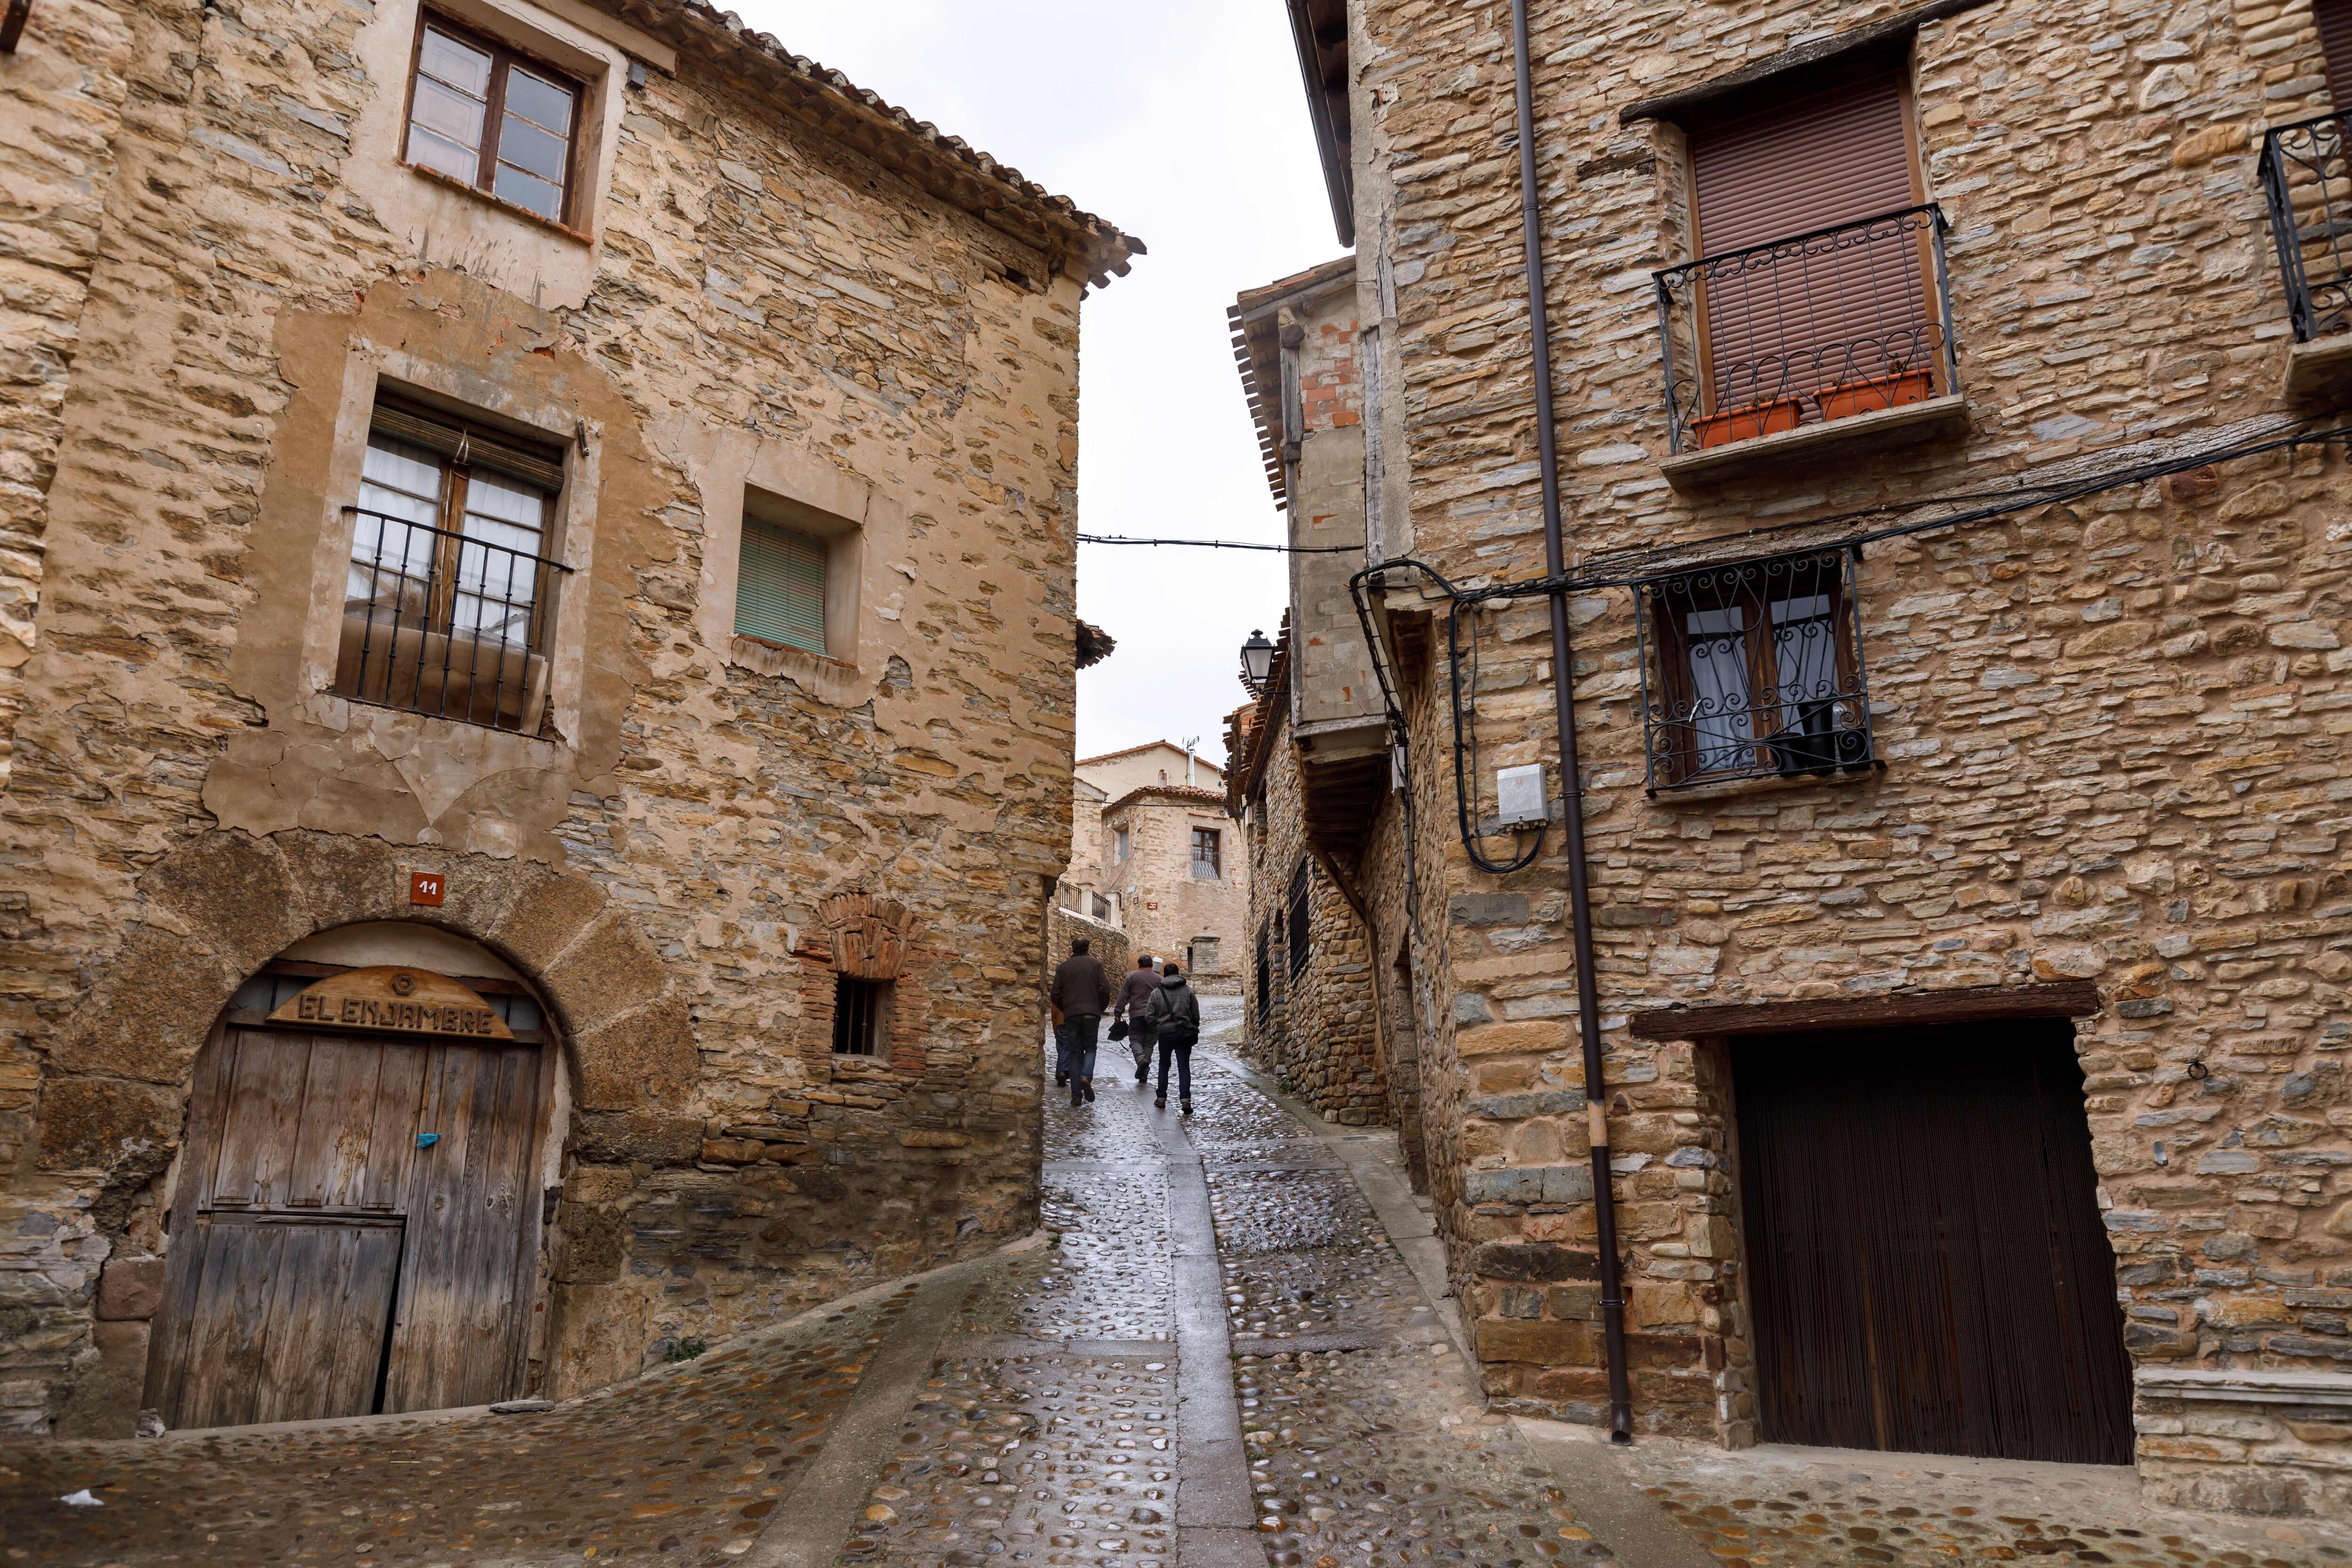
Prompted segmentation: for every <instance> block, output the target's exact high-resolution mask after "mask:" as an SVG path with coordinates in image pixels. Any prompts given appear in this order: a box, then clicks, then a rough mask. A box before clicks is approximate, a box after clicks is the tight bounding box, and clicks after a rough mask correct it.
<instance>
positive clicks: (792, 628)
mask: <svg viewBox="0 0 2352 1568" xmlns="http://www.w3.org/2000/svg"><path fill="white" fill-rule="evenodd" d="M735 634H736V636H738V637H757V638H759V639H760V640H761V642H772V643H781V644H782V645H783V646H784V647H796V648H801V649H803V650H805V651H806V652H809V653H816V654H821V653H823V652H824V540H822V539H812V538H810V537H809V536H808V535H807V534H805V533H794V532H793V531H792V530H790V529H788V528H778V527H776V526H775V525H774V524H772V523H766V522H761V521H757V520H755V519H752V518H748V517H747V518H745V519H744V520H743V559H742V563H741V566H740V570H739V571H738V572H737V574H736V577H735Z"/></svg>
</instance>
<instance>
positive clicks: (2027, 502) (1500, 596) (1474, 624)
mask: <svg viewBox="0 0 2352 1568" xmlns="http://www.w3.org/2000/svg"><path fill="white" fill-rule="evenodd" d="M2300 423H2301V425H2302V426H2304V427H2301V428H2294V429H2290V430H2287V431H2284V432H2283V433H2275V434H2270V435H2265V436H2263V437H2256V438H2252V439H2248V440H2243V441H2238V442H2233V443H2230V444H2227V445H2224V446H2221V447H2205V448H2200V449H2196V450H2192V451H2184V452H2177V453H2176V454H2175V455H2174V456H2172V457H2169V458H2160V459H2158V460H2154V461H2150V462H2145V463H2136V464H2131V465H2128V466H2126V467H2124V468H2113V469H2106V470H2102V471H2099V472H2096V473H2093V474H2088V475H2084V476H2082V477H2080V478H2077V479H2052V480H2047V481H2044V482H2042V483H2038V484H2032V483H2029V484H2022V485H2015V486H2011V487H2008V488H2006V489H1993V490H1975V491H1958V492H1955V493H1954V494H1951V495H1948V496H1936V497H1931V498H1929V499H1928V500H1922V501H1912V502H1904V503H1890V504H1887V505H1883V506H1874V507H1865V508H1861V509H1858V510H1853V511H1847V512H1842V513H1838V514H1835V515H1832V516H1830V517H1822V518H1810V519H1806V520H1804V521H1798V522H1789V523H1773V524H1769V525H1766V526H1764V527H1760V528H1751V529H1748V530H1745V531H1742V532H1739V533H1736V534H1725V535H1718V536H1717V537H1715V538H1711V539H1708V540H1706V541H1704V542H1701V545H1700V547H1699V548H1700V550H1701V551H1703V552H1704V553H1703V558H1702V557H1695V556H1694V553H1693V552H1692V551H1691V549H1690V548H1689V547H1686V546H1672V545H1659V546H1653V547H1649V548H1646V549H1642V550H1633V551H1623V552H1616V553H1613V554H1610V555H1606V556H1602V557H1599V558H1598V559H1597V560H1594V561H1589V562H1587V563H1584V564H1583V565H1582V566H1581V567H1580V568H1578V569H1576V570H1572V571H1569V572H1564V573H1562V574H1560V575H1559V577H1557V578H1552V577H1538V578H1532V579H1520V580H1517V581H1514V582H1507V583H1494V584H1484V585H1482V586H1478V587H1465V586H1463V585H1461V584H1457V583H1454V582H1453V581H1452V580H1451V579H1449V578H1447V577H1446V576H1445V574H1444V573H1442V572H1440V571H1438V570H1437V568H1435V567H1434V566H1432V565H1430V564H1429V563H1427V562H1425V561H1423V560H1420V559H1418V558H1416V557H1413V556H1400V557H1398V558H1396V559H1394V560H1390V561H1381V562H1376V563H1373V564H1371V565H1369V566H1366V567H1365V568H1363V569H1362V570H1361V571H1360V572H1358V573H1356V574H1354V575H1353V576H1351V577H1349V579H1348V595H1349V600H1350V601H1351V602H1352V603H1353V605H1354V606H1355V610H1356V619H1357V623H1358V625H1359V626H1360V627H1361V628H1362V630H1363V634H1364V642H1365V647H1367V648H1368V649H1369V650H1370V655H1371V664H1372V673H1373V675H1374V677H1375V678H1376V679H1377V681H1378V683H1379V686H1380V689H1381V708H1382V710H1383V711H1384V712H1385V713H1386V715H1387V718H1388V722H1389V729H1390V732H1391V736H1392V737H1393V738H1394V740H1395V742H1396V743H1397V744H1399V745H1400V746H1406V747H1409V746H1410V743H1411V734H1410V728H1409V726H1408V724H1407V722H1406V720H1405V715H1404V710H1403V708H1402V698H1401V697H1400V695H1399V692H1398V688H1399V686H1400V685H1401V684H1402V676H1401V675H1398V676H1396V677H1395V678H1394V679H1392V678H1391V668H1390V655H1389V651H1388V649H1387V647H1385V646H1384V645H1383V643H1382V642H1381V637H1380V634H1379V631H1378V629H1377V627H1376V626H1375V624H1374V622H1373V619H1372V614H1371V605H1370V601H1369V599H1368V598H1367V595H1366V585H1367V584H1370V583H1372V582H1374V581H1378V582H1379V584H1380V585H1381V586H1383V587H1384V586H1386V585H1387V584H1386V578H1385V575H1384V574H1387V573H1390V572H1418V573H1420V574H1423V575H1424V576H1426V577H1427V578H1428V579H1429V580H1430V581H1431V582H1432V583H1433V584H1435V585H1436V587H1437V589H1438V591H1439V592H1440V593H1442V594H1443V595H1444V596H1445V599H1446V616H1445V623H1446V633H1445V635H1446V652H1447V656H1448V657H1447V663H1448V666H1449V670H1448V674H1449V683H1448V684H1449V689H1450V690H1449V695H1450V698H1451V706H1452V709H1453V713H1452V719H1453V730H1454V811H1455V816H1456V828H1457V831H1458V832H1459V835H1460V837H1461V840H1462V847H1463V849H1464V851H1465V853H1467V854H1468V856H1469V857H1470V861H1471V863H1472V864H1473V865H1475V866H1476V867H1477V868H1479V869H1480V870H1483V871H1487V872H1490V873H1493V874H1495V875H1498V876H1500V875H1507V874H1508V873H1509V872H1512V871H1516V870H1519V869H1521V868H1525V867H1527V866H1528V865H1530V864H1532V863H1533V862H1534V861H1535V859H1536V858H1537V857H1538V855H1540V854H1541V853H1542V850H1543V841H1544V829H1543V828H1542V827H1538V829H1537V832H1536V840H1535V842H1534V844H1532V845H1530V846H1528V848H1527V849H1526V850H1525V851H1523V852H1521V853H1519V854H1517V855H1515V856H1513V857H1512V858H1509V859H1507V860H1494V859H1490V858H1488V857H1487V856H1486V853H1485V851H1484V850H1483V849H1482V848H1481V847H1480V846H1481V843H1482V841H1483V840H1484V839H1485V838H1486V837H1488V836H1487V835H1484V834H1480V833H1478V832H1476V831H1475V828H1474V818H1473V809H1474V805H1475V795H1474V791H1475V788H1476V783H1475V781H1476V779H1477V777H1478V763H1477V757H1478V670H1479V640H1480V639H1479V635H1478V620H1477V614H1476V612H1477V610H1478V608H1479V607H1480V606H1482V605H1486V604H1489V603H1496V602H1508V601H1511V600H1515V599H1526V598H1539V597H1543V596H1546V595H1550V594H1552V593H1555V592H1567V593H1572V592H1576V591H1578V590H1592V589H1601V588H1635V589H1639V588H1640V587H1641V586H1642V585H1643V584H1647V583H1651V582H1654V581H1655V580H1656V579H1657V578H1659V577H1661V576H1666V575H1671V574H1674V573H1676V572H1685V571H1690V570H1693V569H1694V568H1696V567H1698V566H1701V565H1712V564H1718V563H1730V562H1734V561H1738V560H1744V559H1749V558H1752V556H1753V554H1754V552H1753V549H1752V548H1751V549H1749V550H1747V551H1739V550H1737V549H1735V548H1727V547H1736V546H1738V545H1741V544H1749V545H1751V546H1752V544H1753V543H1755V542H1760V541H1767V540H1775V539H1780V538H1784V537H1786V536H1788V535H1790V534H1793V533H1800V532H1802V531H1806V530H1818V529H1822V528H1824V527H1834V526H1835V525H1836V524H1838V523H1841V522H1852V521H1856V520H1859V519H1862V518H1867V517H1883V516H1885V515H1886V514H1887V513H1889V512H1903V511H1920V510H1926V509H1929V508H1941V507H1947V506H1952V505H1955V504H1958V505H1959V506H1960V509H1961V510H1957V511H1949V512H1938V513H1937V515H1935V516H1932V517H1925V518H1914V519H1911V520H1908V521H1902V522H1896V523H1891V524H1888V525H1886V526H1885V527H1881V528H1874V529H1864V530H1859V531H1847V532H1843V533H1839V534H1836V535H1834V536H1832V537H1831V538H1828V539H1822V540H1809V541H1808V542H1806V543H1804V544H1803V545H1801V546H1798V547H1795V548H1802V549H1806V550H1821V551H1830V550H1858V549H1860V548H1862V547H1863V546H1864V545H1867V544H1871V543H1874V542H1881V541H1885V540H1889V539H1899V538H1906V537H1909V536H1911V535H1915V534H1921V533H1929V532H1933V531H1936V530H1937V529H1944V528H1969V527H1974V526H1979V525H1983V524H1987V523H1993V522H2000V521H2006V520H2007V519H2009V518H2011V517H2013V516H2014V515H2015V514H2016V513H2018V512H2021V511H2028V510H2035V509H2037V508H2041V507H2052V506H2054V507H2059V508H2067V507H2068V503H2070V502H2073V501H2076V500H2083V499H2084V498H2085V497H2088V496H2094V495H2099V494H2103V493H2105V492H2107V491H2110V490H2116V489H2127V488H2130V487H2133V486H2137V485H2143V484H2147V483H2149V482H2151V481H2153V480H2157V479H2164V478H2167V477H2168V476H2170V475H2173V474H2179V473H2187V472H2189V471H2191V470H2194V469H2197V468H2208V467H2212V466H2216V465H2219V464H2221V463H2231V462H2240V461H2243V460H2244V459H2247V458H2257V457H2262V456H2264V455H2266V454H2268V453H2272V452H2277V451H2292V450H2294V449H2296V448H2299V447H2307V446H2320V445H2326V444H2328V443H2331V442H2345V443H2347V444H2352V426H2347V425H2329V426H2323V427H2319V428H2312V427H2310V426H2312V425H2314V424H2315V421H2309V420H2306V421H2302V422H2300ZM1968 503H1979V504H1974V505H1970V504H1968ZM1784 548H1790V547H1784ZM1668 561H1672V562H1674V564H1673V565H1671V566H1668V565H1666V564H1664V563H1665V562H1668ZM1465 610H1467V611H1469V612H1470V626H1469V647H1468V650H1467V655H1466V658H1465V652H1464V649H1463V647H1462V641H1461V625H1462V617H1463V614H1464V612H1465ZM1465 663H1466V665H1467V669H1468V681H1467V689H1466V691H1465V681H1464V669H1465ZM1565 674H1566V672H1564V671H1559V670H1555V671H1553V679H1556V680H1557V679H1564V678H1565ZM1465 708H1466V709H1467V710H1468V711H1467V713H1466V714H1465V711H1464V710H1465ZM1406 755H1407V757H1408V759H1409V758H1410V756H1411V752H1410V751H1409V750H1408V751H1407V753H1406ZM1406 784H1407V793H1408V795H1409V794H1410V790H1411V780H1410V779H1409V778H1408V779H1407V781H1406Z"/></svg>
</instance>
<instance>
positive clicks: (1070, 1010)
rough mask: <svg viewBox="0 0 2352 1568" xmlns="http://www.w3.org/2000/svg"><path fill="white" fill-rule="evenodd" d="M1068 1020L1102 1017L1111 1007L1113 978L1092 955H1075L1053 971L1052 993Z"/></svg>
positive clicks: (1087, 953)
mask: <svg viewBox="0 0 2352 1568" xmlns="http://www.w3.org/2000/svg"><path fill="white" fill-rule="evenodd" d="M1050 995H1051V999H1052V1001H1053V1004H1054V1005H1055V1006H1056V1007H1058V1008H1060V1009H1061V1010H1062V1016H1064V1017H1066V1018H1099V1017H1101V1016H1103V1013H1104V1012H1105V1010H1107V1009H1108V1007H1109V1006H1110V976H1109V975H1108V974H1106V973H1103V966H1102V960H1101V959H1099V958H1097V957H1096V956H1095V955H1094V954H1093V953H1091V952H1074V953H1072V954H1070V956H1069V957H1067V958H1066V959H1064V960H1062V966H1061V967H1060V968H1059V969H1056V970H1055V971H1054V989H1053V991H1052V992H1051V993H1050Z"/></svg>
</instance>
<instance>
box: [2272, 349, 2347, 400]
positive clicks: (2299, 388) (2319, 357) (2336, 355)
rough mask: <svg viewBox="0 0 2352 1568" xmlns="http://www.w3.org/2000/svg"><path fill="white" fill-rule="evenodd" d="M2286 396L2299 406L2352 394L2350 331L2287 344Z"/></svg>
mask: <svg viewBox="0 0 2352 1568" xmlns="http://www.w3.org/2000/svg"><path fill="white" fill-rule="evenodd" d="M2286 395H2287V397H2288V398H2289V400H2291V401H2294V402H2298V403H2318V402H2331V403H2332V402H2335V401H2337V400H2338V399H2341V398H2343V397H2345V396H2347V395H2352V331H2341V332H2336V333H2332V334H2330V335H2329V336H2327V337H2324V338H2318V339H2315V340H2314V341H2313V342H2307V343H2294V344H2291V345H2289V347H2288V349H2287V351H2286Z"/></svg>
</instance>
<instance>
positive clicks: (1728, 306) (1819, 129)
mask: <svg viewBox="0 0 2352 1568" xmlns="http://www.w3.org/2000/svg"><path fill="white" fill-rule="evenodd" d="M1689 146H1690V184H1691V192H1692V198H1693V205H1694V206H1695V208H1696V214H1697V219H1698V235H1697V244H1698V256H1699V259H1698V260H1696V261H1694V262H1692V263H1690V264H1688V265H1687V266H1684V267H1678V268H1670V269H1668V270H1666V271H1664V272H1661V273H1659V274H1658V283H1659V289H1660V305H1661V309H1662V312H1663V315H1662V321H1664V324H1665V328H1666V331H1667V341H1666V356H1667V361H1668V371H1669V377H1670V384H1669V387H1668V393H1669V403H1670V406H1671V409H1672V413H1673V417H1674V431H1673V434H1674V437H1675V450H1677V451H1682V450H1685V449H1687V448H1689V447H1713V446H1718V445H1721V444H1723V443H1724V442H1727V441H1733V440H1739V439H1743V438H1745V437H1752V436H1764V435H1771V434H1774V433H1777V432H1780V431H1782V430H1790V429H1794V428H1796V427H1797V426H1800V425H1806V424H1814V423H1818V422H1821V421H1823V420H1830V419H1838V418H1843V417H1845V416H1848V415H1852V414H1857V413H1865V412H1869V411H1871V410H1874V409H1880V408H1889V407H1895V406H1899V405H1905V404H1911V403H1923V402H1927V401H1928V400H1929V399H1930V398H1933V397H1936V396H1939V395H1944V394H1946V393H1948V392H1950V391H1951V390H1953V382H1954V374H1953V365H1952V361H1951V355H1950V352H1949V344H1950V332H1949V330H1948V328H1949V323H1948V321H1947V320H1946V319H1945V318H1946V314H1947V312H1946V309H1945V306H1944V303H1943V293H1942V288H1943V266H1942V252H1941V243H1940V242H1941V232H1942V216H1941V214H1940V213H1939V212H1938V211H1937V209H1936V208H1934V207H1933V206H1932V205H1926V203H1925V200H1924V197H1923V195H1922V192H1921V186H1920V184H1919V182H1918V180H1917V179H1916V176H1915V174H1914V171H1913V165H1912V156H1911V131H1910V125H1909V120H1908V117H1907V116H1906V112H1905V108H1904V89H1903V83H1902V79H1901V77H1900V76H1899V75H1898V74H1897V73H1896V72H1895V71H1894V70H1892V69H1888V68H1885V67H1884V66H1879V67H1874V68H1871V69H1870V70H1868V71H1867V72H1865V73H1864V74H1861V75H1859V76H1856V77H1853V78H1851V79H1847V80H1845V81H1843V82H1840V83H1835V84H1832V85H1830V86H1826V87H1822V88H1820V89H1815V90H1811V91H1805V92H1801V93H1798V94H1794V95H1789V96H1781V97H1778V98H1776V99H1775V100H1773V101H1771V102H1770V103H1769V104H1767V105H1765V106H1763V107H1761V108H1759V109H1754V110H1749V111H1748V112H1744V113H1741V114H1739V115H1738V116H1737V117H1735V118H1733V119H1730V120H1727V121H1723V122H1721V123H1718V124H1715V125H1709V126H1705V127H1701V128H1698V129H1695V130H1694V131H1693V132H1692V133H1691V136H1690V142H1689Z"/></svg>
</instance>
